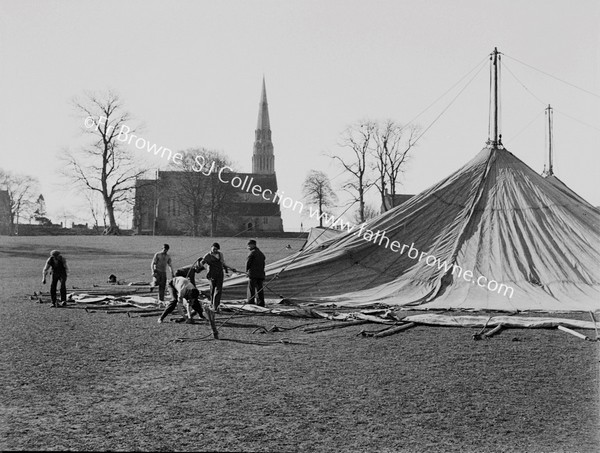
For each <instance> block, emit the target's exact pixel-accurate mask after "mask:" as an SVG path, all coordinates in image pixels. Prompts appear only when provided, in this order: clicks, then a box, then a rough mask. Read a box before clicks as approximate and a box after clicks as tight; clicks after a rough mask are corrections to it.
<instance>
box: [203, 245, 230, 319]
mask: <svg viewBox="0 0 600 453" xmlns="http://www.w3.org/2000/svg"><path fill="white" fill-rule="evenodd" d="M200 265H201V266H204V267H208V272H207V273H206V278H207V279H208V281H209V283H210V300H211V304H212V309H213V310H214V311H218V310H219V305H220V304H221V293H222V292H223V279H224V275H223V270H225V272H229V269H230V268H229V266H227V264H225V257H224V256H223V253H222V252H221V246H220V245H219V243H218V242H215V243H214V244H213V245H212V247H211V248H210V252H209V253H207V254H206V255H204V257H203V258H202V259H201V260H200ZM232 270H235V269H232Z"/></svg>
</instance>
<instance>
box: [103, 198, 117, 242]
mask: <svg viewBox="0 0 600 453" xmlns="http://www.w3.org/2000/svg"><path fill="white" fill-rule="evenodd" d="M104 206H106V213H107V214H108V222H109V226H108V228H106V229H105V230H104V234H105V235H119V234H121V232H120V231H119V227H118V226H117V221H116V220H115V209H114V207H113V205H112V203H111V200H110V199H109V198H108V197H107V196H104Z"/></svg>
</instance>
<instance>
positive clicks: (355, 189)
mask: <svg viewBox="0 0 600 453" xmlns="http://www.w3.org/2000/svg"><path fill="white" fill-rule="evenodd" d="M375 129H376V125H375V123H374V122H373V121H369V120H365V121H360V122H358V123H355V124H353V125H351V126H348V127H347V128H346V129H345V131H344V132H343V133H342V137H341V143H340V146H341V147H343V148H346V149H349V150H350V152H351V157H350V158H347V157H345V156H344V157H342V156H339V155H333V156H331V157H332V158H333V159H335V160H338V161H339V162H340V163H341V164H342V166H343V167H344V168H345V169H346V170H347V171H348V172H349V173H350V174H351V175H352V177H351V179H350V180H349V181H348V182H346V183H345V184H344V185H343V188H344V190H346V191H347V192H348V193H350V194H351V195H352V197H353V200H352V202H354V203H355V202H357V201H358V203H359V208H358V212H359V219H360V222H361V223H362V222H364V221H365V192H366V191H367V190H368V189H369V187H371V186H372V185H373V182H372V181H371V180H370V178H369V175H368V167H369V163H368V157H369V150H370V149H371V146H372V143H373V140H374V132H375Z"/></svg>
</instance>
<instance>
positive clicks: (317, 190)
mask: <svg viewBox="0 0 600 453" xmlns="http://www.w3.org/2000/svg"><path fill="white" fill-rule="evenodd" d="M302 195H303V196H304V199H305V200H306V201H307V202H308V203H309V204H312V205H316V206H317V208H318V209H319V226H320V227H322V226H323V217H322V215H323V209H324V208H329V207H331V206H333V204H334V203H335V201H337V195H336V194H335V192H334V191H333V189H332V188H331V182H330V181H329V178H328V177H327V175H326V174H325V173H323V172H322V171H319V170H311V171H310V172H309V173H308V175H307V176H306V178H305V179H304V182H303V183H302Z"/></svg>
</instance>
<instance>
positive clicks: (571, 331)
mask: <svg viewBox="0 0 600 453" xmlns="http://www.w3.org/2000/svg"><path fill="white" fill-rule="evenodd" d="M558 330H562V331H563V332H567V333H570V334H571V335H574V336H576V337H577V338H581V339H582V340H589V338H588V337H586V336H585V335H584V334H582V333H579V332H575V331H574V330H571V329H569V328H568V327H564V326H560V325H559V326H558Z"/></svg>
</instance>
